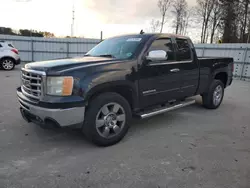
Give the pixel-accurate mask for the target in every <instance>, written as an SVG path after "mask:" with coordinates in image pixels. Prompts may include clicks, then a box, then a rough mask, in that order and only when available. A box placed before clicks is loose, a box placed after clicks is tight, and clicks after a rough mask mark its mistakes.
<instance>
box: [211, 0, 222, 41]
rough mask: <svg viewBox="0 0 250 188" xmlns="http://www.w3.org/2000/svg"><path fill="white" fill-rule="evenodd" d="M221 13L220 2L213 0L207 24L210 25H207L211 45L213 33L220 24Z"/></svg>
mask: <svg viewBox="0 0 250 188" xmlns="http://www.w3.org/2000/svg"><path fill="white" fill-rule="evenodd" d="M222 13H223V11H222V6H221V3H220V0H215V1H214V6H213V9H212V11H211V17H210V19H209V23H210V24H209V25H210V28H211V31H210V32H211V35H210V43H211V44H212V43H213V40H214V35H215V32H216V30H217V28H218V26H219V24H220V21H221V18H222Z"/></svg>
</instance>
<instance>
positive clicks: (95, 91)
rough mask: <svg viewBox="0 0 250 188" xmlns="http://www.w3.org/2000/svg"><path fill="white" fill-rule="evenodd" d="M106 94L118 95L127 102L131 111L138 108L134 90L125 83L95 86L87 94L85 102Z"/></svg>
mask: <svg viewBox="0 0 250 188" xmlns="http://www.w3.org/2000/svg"><path fill="white" fill-rule="evenodd" d="M107 92H114V93H118V94H119V95H121V96H122V97H124V98H125V99H126V100H127V101H128V103H129V105H130V107H131V109H132V110H133V109H136V108H137V107H138V97H137V94H136V90H135V88H134V87H133V86H132V85H130V84H129V83H126V82H109V83H104V84H100V85H98V86H95V87H93V88H91V89H90V90H89V91H88V92H87V94H86V96H85V100H86V101H91V100H93V99H94V98H95V97H97V96H98V95H100V94H102V93H107Z"/></svg>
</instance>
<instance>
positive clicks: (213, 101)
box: [202, 80, 224, 109]
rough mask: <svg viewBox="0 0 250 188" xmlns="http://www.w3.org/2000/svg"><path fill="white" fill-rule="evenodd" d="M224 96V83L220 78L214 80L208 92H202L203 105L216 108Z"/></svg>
mask: <svg viewBox="0 0 250 188" xmlns="http://www.w3.org/2000/svg"><path fill="white" fill-rule="evenodd" d="M223 97H224V84H223V83H222V82H221V81H220V80H214V81H213V82H212V84H211V85H210V87H209V90H208V92H207V93H204V94H202V101H203V106H204V107H205V108H208V109H216V108H218V107H219V106H220V104H221V102H222V100H223Z"/></svg>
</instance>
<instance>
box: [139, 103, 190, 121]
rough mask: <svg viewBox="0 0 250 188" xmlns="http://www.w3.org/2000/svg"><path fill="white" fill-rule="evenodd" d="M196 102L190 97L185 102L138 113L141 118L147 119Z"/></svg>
mask: <svg viewBox="0 0 250 188" xmlns="http://www.w3.org/2000/svg"><path fill="white" fill-rule="evenodd" d="M194 103H195V100H193V99H189V100H185V101H183V102H181V103H179V104H176V105H174V106H171V107H167V108H160V109H157V110H155V111H150V112H147V113H143V114H138V115H139V117H140V118H141V119H145V118H149V117H152V116H155V115H158V114H162V113H165V112H169V111H172V110H175V109H178V108H182V107H185V106H188V105H191V104H194Z"/></svg>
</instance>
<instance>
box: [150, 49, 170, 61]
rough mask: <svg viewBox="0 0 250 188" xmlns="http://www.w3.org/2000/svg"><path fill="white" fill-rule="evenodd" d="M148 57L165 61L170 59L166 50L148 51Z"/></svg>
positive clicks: (152, 59) (151, 59)
mask: <svg viewBox="0 0 250 188" xmlns="http://www.w3.org/2000/svg"><path fill="white" fill-rule="evenodd" d="M146 59H147V60H149V61H165V60H167V59H168V55H167V52H165V51H164V50H153V51H150V52H149V53H148V56H146Z"/></svg>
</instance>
